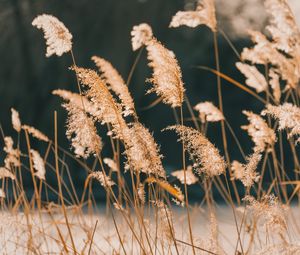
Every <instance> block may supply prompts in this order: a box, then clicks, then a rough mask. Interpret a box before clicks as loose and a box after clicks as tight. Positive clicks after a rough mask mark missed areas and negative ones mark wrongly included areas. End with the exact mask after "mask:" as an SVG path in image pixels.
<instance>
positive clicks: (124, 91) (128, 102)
mask: <svg viewBox="0 0 300 255" xmlns="http://www.w3.org/2000/svg"><path fill="white" fill-rule="evenodd" d="M92 60H93V61H94V62H95V64H96V66H97V67H98V68H99V71H100V73H101V77H102V78H103V80H105V82H106V84H107V85H108V86H109V89H110V90H111V91H113V92H114V93H115V94H116V95H117V96H118V97H119V99H120V100H121V105H122V107H123V115H124V116H125V117H126V116H128V115H135V109H134V103H133V99H132V97H131V95H130V92H129V90H128V87H127V85H126V84H125V82H124V80H123V78H122V77H121V75H120V74H119V73H118V71H117V70H116V69H115V68H114V67H113V66H112V64H111V63H110V62H108V61H107V60H105V59H103V58H100V57H96V56H93V57H92Z"/></svg>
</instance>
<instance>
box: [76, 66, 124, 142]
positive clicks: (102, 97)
mask: <svg viewBox="0 0 300 255" xmlns="http://www.w3.org/2000/svg"><path fill="white" fill-rule="evenodd" d="M73 69H74V70H75V72H76V73H77V76H78V78H79V81H80V82H81V83H82V84H83V85H84V86H85V87H86V88H87V90H86V91H85V94H86V96H87V98H88V99H90V100H91V102H92V103H93V104H94V106H95V107H96V108H97V116H96V117H95V118H96V119H97V120H98V121H100V122H101V124H111V125H112V128H113V129H112V132H113V134H114V136H115V137H118V138H121V139H124V132H126V130H127V129H128V127H127V124H126V123H125V120H124V119H123V117H122V106H121V105H119V104H118V103H117V102H116V101H115V100H114V98H113V97H112V95H111V93H110V92H109V90H108V88H107V86H106V85H105V82H104V81H103V80H102V79H101V78H100V77H99V75H98V74H97V73H96V72H95V71H93V70H90V69H85V68H79V67H74V68H73Z"/></svg>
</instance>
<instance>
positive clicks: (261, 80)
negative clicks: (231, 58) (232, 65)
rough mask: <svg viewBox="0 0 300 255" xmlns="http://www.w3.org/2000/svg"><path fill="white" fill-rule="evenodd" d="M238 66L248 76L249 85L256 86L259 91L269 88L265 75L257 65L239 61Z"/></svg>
mask: <svg viewBox="0 0 300 255" xmlns="http://www.w3.org/2000/svg"><path fill="white" fill-rule="evenodd" d="M236 67H237V68H238V69H239V70H240V71H241V73H242V74H244V75H245V77H246V78H247V79H246V84H247V85H248V86H249V87H251V88H254V89H255V90H256V92H257V93H260V92H263V91H265V90H266V89H267V87H268V83H267V81H266V79H265V77H264V76H263V75H262V74H261V73H260V72H259V71H258V70H257V68H256V67H255V66H251V65H248V64H244V63H241V62H237V63H236Z"/></svg>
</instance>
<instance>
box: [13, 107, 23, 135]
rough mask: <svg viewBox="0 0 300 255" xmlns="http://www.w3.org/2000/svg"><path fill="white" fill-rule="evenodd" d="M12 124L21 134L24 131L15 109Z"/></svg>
mask: <svg viewBox="0 0 300 255" xmlns="http://www.w3.org/2000/svg"><path fill="white" fill-rule="evenodd" d="M11 122H12V125H13V128H14V130H16V131H17V132H20V131H21V129H22V124H21V120H20V117H19V113H18V112H17V111H16V110H15V109H14V108H11Z"/></svg>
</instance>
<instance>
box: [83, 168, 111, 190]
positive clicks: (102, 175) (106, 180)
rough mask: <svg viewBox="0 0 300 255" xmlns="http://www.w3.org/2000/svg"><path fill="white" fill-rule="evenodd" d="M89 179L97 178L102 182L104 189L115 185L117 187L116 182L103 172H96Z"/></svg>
mask: <svg viewBox="0 0 300 255" xmlns="http://www.w3.org/2000/svg"><path fill="white" fill-rule="evenodd" d="M89 178H95V179H96V180H97V181H99V182H100V184H101V186H103V187H104V188H109V187H111V186H113V185H115V182H114V181H112V180H111V179H110V178H109V176H107V175H106V174H105V173H103V172H101V171H96V172H93V173H91V174H89Z"/></svg>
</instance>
